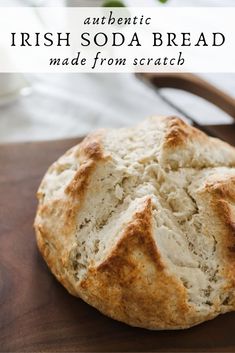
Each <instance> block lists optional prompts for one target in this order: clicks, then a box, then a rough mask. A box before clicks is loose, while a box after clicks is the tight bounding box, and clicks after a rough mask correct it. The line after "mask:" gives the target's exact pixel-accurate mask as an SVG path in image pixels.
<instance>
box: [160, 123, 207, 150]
mask: <svg viewBox="0 0 235 353" xmlns="http://www.w3.org/2000/svg"><path fill="white" fill-rule="evenodd" d="M192 138H197V139H206V138H207V137H206V135H205V134H204V133H203V132H201V131H199V130H197V129H195V128H194V127H192V126H189V125H187V124H186V123H185V122H184V121H183V120H180V119H179V118H177V117H174V116H172V117H170V118H169V119H168V122H167V132H166V135H165V141H164V147H165V148H174V147H182V146H186V145H187V142H188V140H190V139H192Z"/></svg>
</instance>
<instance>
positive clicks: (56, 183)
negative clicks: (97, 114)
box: [35, 117, 235, 329]
mask: <svg viewBox="0 0 235 353" xmlns="http://www.w3.org/2000/svg"><path fill="white" fill-rule="evenodd" d="M38 199H39V207H38V211H37V215H36V219H35V229H36V234H37V243H38V247H39V249H40V251H41V253H42V255H43V257H44V259H45V261H46V262H47V264H48V266H49V268H50V269H51V271H52V272H53V274H54V275H55V276H56V277H57V279H58V280H59V281H60V282H61V283H62V284H63V285H64V287H65V288H66V289H67V290H68V291H69V292H70V293H71V294H73V295H75V296H79V297H80V298H82V299H83V300H84V301H86V302H87V303H89V304H90V305H92V306H94V307H95V308H97V309H98V310H100V311H101V312H102V313H104V314H106V315H108V316H110V317H112V318H114V319H116V320H120V321H123V322H125V323H127V324H129V325H133V326H138V327H144V328H148V329H182V328H188V327H191V326H193V325H196V324H199V323H201V322H203V321H205V320H209V319H212V318H214V317H215V316H217V315H218V314H220V313H225V312H228V311H232V310H234V309H235V149H234V148H233V147H231V146H229V145H228V144H226V143H225V142H222V141H220V140H217V139H214V138H211V137H208V136H207V135H205V134H204V133H203V132H201V131H199V130H197V129H195V128H193V127H191V126H188V125H187V124H186V123H184V122H183V121H182V120H180V119H178V118H175V117H169V118H165V117H156V118H151V119H149V120H146V121H145V122H143V123H142V124H140V125H137V126H136V127H134V128H125V129H119V130H99V131H97V132H95V133H93V134H91V135H89V136H88V137H86V138H85V139H84V140H83V142H82V143H80V144H79V145H77V146H75V147H73V148H72V149H71V150H69V151H68V152H67V153H66V154H65V155H64V156H62V157H61V158H60V159H59V160H58V161H57V162H55V163H54V164H53V165H52V166H51V167H50V169H49V170H48V172H47V173H46V175H45V177H44V179H43V181H42V183H41V186H40V188H39V191H38Z"/></svg>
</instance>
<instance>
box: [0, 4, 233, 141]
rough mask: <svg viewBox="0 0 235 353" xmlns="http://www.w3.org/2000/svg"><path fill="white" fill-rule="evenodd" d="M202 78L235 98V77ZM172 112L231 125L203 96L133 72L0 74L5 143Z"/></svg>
mask: <svg viewBox="0 0 235 353" xmlns="http://www.w3.org/2000/svg"><path fill="white" fill-rule="evenodd" d="M162 1H163V0H162ZM103 2H104V1H102V0H67V1H66V0H0V5H1V6H64V5H66V6H102V4H103ZM163 2H164V1H163ZM125 4H126V5H129V6H234V5H235V1H234V0H168V1H167V2H166V3H164V4H163V3H161V2H160V1H159V0H126V1H125ZM0 11H1V10H0ZM32 15H33V14H32ZM34 15H35V14H34ZM221 21H223V19H221ZM201 76H202V77H203V78H204V79H206V80H207V81H209V82H211V83H213V84H214V85H215V86H216V87H219V88H220V89H222V90H223V91H224V92H227V93H229V94H230V95H231V96H232V97H234V98H235V74H203V75H201ZM172 114H174V115H179V116H183V117H187V116H190V117H192V118H193V119H195V120H196V121H197V122H198V123H199V124H206V125H208V124H230V123H231V122H232V118H231V117H229V116H228V115H226V114H225V113H223V112H222V111H220V110H219V109H217V108H216V107H214V106H213V105H212V104H210V103H207V102H205V101H204V100H203V99H201V98H197V97H195V96H193V95H191V94H189V93H185V92H179V91H177V90H174V89H153V88H152V87H151V86H150V85H146V84H145V83H144V82H142V81H141V80H140V79H138V78H136V77H135V76H134V75H132V74H94V73H92V74H27V75H22V74H0V143H1V142H19V141H33V140H51V139H61V138H67V137H74V136H81V135H85V134H87V133H88V132H89V131H91V130H94V129H96V128H99V127H121V126H130V125H133V124H135V123H136V122H138V121H141V120H143V119H144V118H145V117H147V116H151V115H172Z"/></svg>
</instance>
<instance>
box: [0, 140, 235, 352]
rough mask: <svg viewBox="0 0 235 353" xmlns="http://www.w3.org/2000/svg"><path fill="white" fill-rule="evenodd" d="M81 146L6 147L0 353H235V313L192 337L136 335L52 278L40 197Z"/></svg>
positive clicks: (0, 152) (0, 150)
mask: <svg viewBox="0 0 235 353" xmlns="http://www.w3.org/2000/svg"><path fill="white" fill-rule="evenodd" d="M78 141H79V140H78V139H73V140H63V141H55V142H42V143H28V144H17V145H16V144H12V145H3V146H0V170H1V173H0V352H118V351H119V352H131V351H132V352H133V351H135V352H137V351H138V352H149V351H151V352H235V334H234V327H235V313H229V314H225V315H222V316H220V317H218V318H216V319H214V320H213V321H210V322H207V323H204V324H201V325H199V326H196V327H194V328H192V329H188V330H185V331H160V332H156V331H155V332H154V331H148V330H144V329H137V328H132V327H129V326H127V325H125V324H122V323H119V322H116V321H114V320H111V319H109V318H107V317H105V316H103V315H102V314H100V313H99V312H98V311H97V310H95V309H93V308H92V307H90V306H89V305H87V304H85V303H84V302H83V301H82V300H80V299H77V298H74V297H72V296H71V295H70V294H68V293H67V292H66V290H65V289H64V288H63V287H62V286H61V285H60V284H59V283H57V281H56V280H55V279H54V277H53V276H52V275H51V273H50V271H49V270H48V268H47V266H46V265H45V263H44V261H43V260H42V258H41V256H40V254H39V252H38V250H37V247H36V242H35V236H34V231H33V226H32V224H33V219H34V215H35V210H36V199H35V192H36V189H37V187H38V185H39V182H40V180H41V178H42V176H43V174H44V173H45V171H46V169H47V168H48V166H49V165H50V164H51V163H52V162H53V161H54V160H55V159H56V158H57V157H59V156H60V155H61V154H62V153H64V152H65V150H67V149H68V148H70V147H71V146H72V145H74V144H75V143H77V142H78ZM233 142H235V136H234V140H233Z"/></svg>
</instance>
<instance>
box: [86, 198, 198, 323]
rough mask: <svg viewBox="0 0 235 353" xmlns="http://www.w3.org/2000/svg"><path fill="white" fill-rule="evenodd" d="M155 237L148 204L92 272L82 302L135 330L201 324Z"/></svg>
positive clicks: (88, 277)
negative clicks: (168, 265) (163, 259)
mask: <svg viewBox="0 0 235 353" xmlns="http://www.w3.org/2000/svg"><path fill="white" fill-rule="evenodd" d="M152 235H153V230H152V205H151V199H148V200H147V201H146V202H145V204H144V207H143V209H142V210H141V211H139V212H137V213H136V214H135V217H134V219H133V220H132V221H131V222H130V224H128V226H127V227H126V229H125V230H124V232H123V234H122V236H121V239H120V240H119V241H118V243H117V244H116V245H115V247H114V248H113V249H112V251H111V253H110V254H109V256H108V258H106V259H105V260H104V261H103V262H102V263H101V264H99V266H98V267H94V268H90V270H89V272H88V275H87V278H86V279H84V280H83V281H82V283H81V288H82V297H83V299H84V300H86V301H87V302H88V303H92V305H94V306H95V307H97V308H98V309H99V310H101V311H102V312H103V313H105V314H107V315H109V316H111V317H114V318H116V319H118V320H120V321H124V322H126V323H129V324H130V325H133V326H140V327H142V326H144V327H147V328H149V329H154V328H156V327H161V328H162V329H164V328H168V329H170V328H176V327H179V326H180V327H181V328H183V327H188V326H190V324H192V323H194V324H195V322H193V320H192V318H194V320H195V314H196V313H194V310H193V309H192V308H191V307H190V306H189V305H188V304H187V294H186V291H185V288H184V287H183V285H182V284H181V283H180V282H179V281H177V280H176V279H175V278H174V277H173V276H171V275H170V274H169V273H167V270H166V269H165V268H164V264H163V263H162V260H161V257H160V254H159V252H158V249H157V247H156V244H155V242H154V240H153V238H152ZM88 288H92V289H93V290H92V291H90V290H89V291H88V290H87V289H88ZM166 291H167V295H166ZM104 298H105V299H104ZM169 298H170V301H169ZM192 314H193V315H192Z"/></svg>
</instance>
